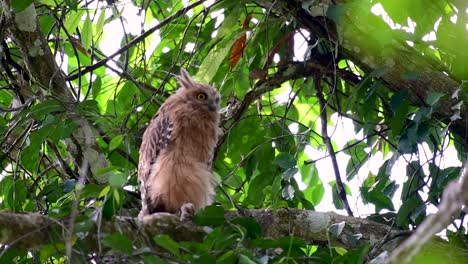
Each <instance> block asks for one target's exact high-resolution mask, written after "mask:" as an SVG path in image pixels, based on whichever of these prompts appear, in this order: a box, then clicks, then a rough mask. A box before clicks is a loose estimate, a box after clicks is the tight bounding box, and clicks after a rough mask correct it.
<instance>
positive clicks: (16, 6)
mask: <svg viewBox="0 0 468 264" xmlns="http://www.w3.org/2000/svg"><path fill="white" fill-rule="evenodd" d="M33 3H34V0H13V1H11V6H12V7H13V12H15V13H19V12H21V11H24V10H25V9H26V8H28V7H29V6H30V5H31V4H33Z"/></svg>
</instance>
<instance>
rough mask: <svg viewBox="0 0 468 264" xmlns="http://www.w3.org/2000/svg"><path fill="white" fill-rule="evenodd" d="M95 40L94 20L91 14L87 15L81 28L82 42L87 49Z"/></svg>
mask: <svg viewBox="0 0 468 264" xmlns="http://www.w3.org/2000/svg"><path fill="white" fill-rule="evenodd" d="M92 42H93V22H92V21H91V18H90V17H89V15H87V16H86V19H85V21H84V23H83V27H82V28H81V44H83V47H84V48H85V49H86V50H89V49H90V48H91V45H92Z"/></svg>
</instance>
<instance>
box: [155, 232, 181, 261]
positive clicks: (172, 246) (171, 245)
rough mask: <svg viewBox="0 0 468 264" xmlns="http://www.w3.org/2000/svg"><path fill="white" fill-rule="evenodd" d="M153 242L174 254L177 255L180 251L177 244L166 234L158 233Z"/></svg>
mask: <svg viewBox="0 0 468 264" xmlns="http://www.w3.org/2000/svg"><path fill="white" fill-rule="evenodd" d="M153 240H154V242H156V244H157V245H158V246H160V247H162V248H164V249H165V250H167V251H169V252H170V253H172V254H173V255H174V256H176V257H178V256H180V251H179V244H178V243H177V242H175V241H174V240H172V238H171V237H169V236H168V235H158V236H156V237H154V239H153Z"/></svg>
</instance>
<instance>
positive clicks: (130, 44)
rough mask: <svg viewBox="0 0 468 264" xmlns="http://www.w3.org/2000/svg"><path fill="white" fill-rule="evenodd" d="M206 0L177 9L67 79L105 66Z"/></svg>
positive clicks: (72, 78) (75, 77) (68, 79)
mask: <svg viewBox="0 0 468 264" xmlns="http://www.w3.org/2000/svg"><path fill="white" fill-rule="evenodd" d="M205 1H206V0H200V1H197V2H195V3H193V4H191V5H189V6H187V7H185V8H181V9H180V10H179V11H177V12H176V13H175V14H174V15H172V16H170V17H168V18H166V19H164V20H163V21H161V23H159V24H157V25H156V26H154V27H152V28H150V29H148V31H146V32H144V33H143V34H141V35H140V36H138V37H136V38H135V39H133V40H132V41H130V42H128V44H127V45H125V46H123V47H122V48H121V49H119V50H118V51H116V52H114V53H113V54H111V55H110V56H108V57H106V58H104V59H102V60H100V61H98V62H96V63H95V64H93V65H90V66H86V67H85V68H84V69H83V70H81V73H80V72H79V73H76V74H73V75H70V76H68V77H67V78H66V80H67V81H70V80H74V79H77V78H79V77H80V76H82V75H84V74H86V73H88V72H91V71H94V70H95V69H97V68H99V67H102V66H104V65H105V64H106V63H107V62H108V61H109V60H111V59H112V58H114V57H115V56H117V55H120V54H122V53H123V52H125V51H127V50H128V49H130V48H131V47H133V46H135V45H136V44H138V43H139V42H141V41H143V40H145V39H146V38H147V37H148V36H149V35H151V34H153V33H154V32H155V31H157V30H158V29H160V28H162V27H163V26H165V25H167V24H169V23H170V22H172V21H173V20H174V19H176V18H178V17H180V16H182V15H183V14H185V13H187V12H188V11H190V10H191V9H193V8H195V7H197V6H199V5H201V4H202V3H203V2H205Z"/></svg>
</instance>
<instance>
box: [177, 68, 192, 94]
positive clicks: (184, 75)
mask: <svg viewBox="0 0 468 264" xmlns="http://www.w3.org/2000/svg"><path fill="white" fill-rule="evenodd" d="M176 79H177V81H178V82H179V84H180V86H181V87H182V88H185V89H190V88H193V87H195V85H196V82H195V80H194V79H193V78H192V76H190V74H189V73H188V72H187V71H186V70H185V69H184V68H180V75H178V76H176Z"/></svg>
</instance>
